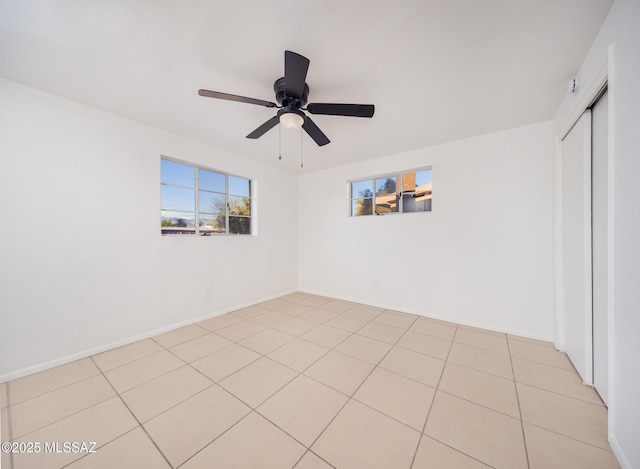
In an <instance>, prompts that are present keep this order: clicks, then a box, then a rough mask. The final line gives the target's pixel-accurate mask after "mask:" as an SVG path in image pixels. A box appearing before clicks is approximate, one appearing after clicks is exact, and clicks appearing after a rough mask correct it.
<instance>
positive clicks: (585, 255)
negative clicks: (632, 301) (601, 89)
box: [562, 111, 593, 384]
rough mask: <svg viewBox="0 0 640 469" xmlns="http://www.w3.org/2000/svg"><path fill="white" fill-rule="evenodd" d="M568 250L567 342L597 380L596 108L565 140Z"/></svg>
mask: <svg viewBox="0 0 640 469" xmlns="http://www.w3.org/2000/svg"><path fill="white" fill-rule="evenodd" d="M562 253H563V254H562V257H563V258H562V264H563V278H562V284H563V285H562V287H563V296H564V305H563V309H564V330H565V348H566V352H567V355H569V358H570V359H571V361H572V362H573V365H574V366H575V367H576V370H577V371H578V373H579V374H580V376H581V377H582V379H583V381H584V383H585V384H592V383H593V355H592V350H593V349H592V346H593V339H592V308H591V305H592V297H591V289H592V288H591V285H592V284H591V111H585V113H584V114H583V115H582V117H580V119H579V120H578V122H576V124H575V125H574V126H573V128H572V129H571V130H570V131H569V133H568V134H567V135H566V137H565V138H564V139H563V140H562Z"/></svg>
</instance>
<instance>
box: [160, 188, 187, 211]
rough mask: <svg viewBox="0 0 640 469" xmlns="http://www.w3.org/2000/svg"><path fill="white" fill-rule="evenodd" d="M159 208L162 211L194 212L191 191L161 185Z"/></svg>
mask: <svg viewBox="0 0 640 469" xmlns="http://www.w3.org/2000/svg"><path fill="white" fill-rule="evenodd" d="M160 187H161V191H162V192H161V194H162V197H161V198H162V201H161V206H160V207H161V208H162V209H163V210H181V211H185V212H195V198H194V194H195V192H194V190H193V189H184V188H182V187H174V186H165V185H162V186H160Z"/></svg>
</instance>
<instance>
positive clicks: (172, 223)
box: [160, 210, 196, 234]
mask: <svg viewBox="0 0 640 469" xmlns="http://www.w3.org/2000/svg"><path fill="white" fill-rule="evenodd" d="M160 226H161V231H162V234H195V232H196V229H195V214H194V213H193V212H176V211H169V210H162V211H161V212H160Z"/></svg>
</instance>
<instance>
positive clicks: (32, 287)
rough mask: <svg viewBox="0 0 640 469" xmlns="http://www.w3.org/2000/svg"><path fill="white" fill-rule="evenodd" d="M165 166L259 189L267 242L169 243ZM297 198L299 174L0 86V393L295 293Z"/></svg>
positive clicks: (49, 97) (219, 239) (42, 95)
mask: <svg viewBox="0 0 640 469" xmlns="http://www.w3.org/2000/svg"><path fill="white" fill-rule="evenodd" d="M167 112H170V110H167ZM212 125H214V124H213V123H212ZM160 155H168V156H171V157H174V158H180V159H184V160H187V161H190V162H194V163H199V164H202V165H206V166H210V167H213V168H216V169H219V170H222V171H226V172H230V173H234V174H238V175H242V176H246V177H250V178H254V179H255V180H257V183H258V210H259V218H258V232H259V235H258V236H248V237H247V236H228V237H183V238H180V237H162V236H161V235H160V226H159V220H160V219H159V217H160V183H159V181H160ZM296 191H297V183H296V176H294V175H292V174H289V173H285V172H282V171H280V170H278V169H275V168H271V167H269V166H265V165H261V164H259V163H256V162H255V161H250V160H247V159H244V158H242V157H239V156H236V155H229V154H224V153H222V152H220V151H218V150H216V149H214V148H210V147H207V146H204V145H201V144H198V143H195V142H193V141H189V140H186V139H184V138H181V137H178V136H176V135H173V134H170V133H167V132H163V131H160V130H157V129H153V128H150V127H148V126H145V125H142V124H139V123H136V122H133V121H130V120H126V119H123V118H120V117H117V116H114V115H112V114H108V113H105V112H102V111H99V110H97V109H94V108H90V107H86V106H83V105H80V104H78V103H75V102H72V101H69V100H65V99H62V98H58V97H55V96H53V95H50V94H47V93H43V92H40V91H37V90H34V89H32V88H28V87H25V86H22V85H20V84H17V83H14V82H10V81H7V80H4V79H0V213H1V214H2V220H3V223H2V226H1V227H0V246H1V247H0V309H1V316H0V382H2V381H5V380H7V379H11V378H15V377H17V376H20V375H22V374H25V373H29V372H33V371H36V370H39V369H42V368H44V367H47V366H51V365H54V364H58V363H62V362H65V361H68V360H70V359H73V358H77V357H79V356H84V355H86V354H87V353H89V352H95V351H97V350H101V349H104V348H105V347H108V346H110V345H114V344H118V343H123V342H126V341H129V340H131V339H133V338H136V337H139V336H146V335H148V334H150V333H151V332H153V331H156V330H161V329H166V328H170V327H172V326H175V325H177V324H180V323H184V322H189V321H192V320H194V319H195V318H198V317H202V316H206V315H213V314H215V313H216V312H221V311H226V310H228V309H230V308H233V307H235V306H238V305H243V304H248V303H254V302H257V301H259V300H261V299H263V298H268V297H271V296H274V295H278V294H282V293H284V292H287V291H291V290H295V289H296V287H297V263H296V256H297V236H298V234H297V226H298V223H297V219H296V214H297V199H296ZM205 287H210V288H212V291H213V294H212V296H211V297H210V298H204V295H203V289H204V288H205Z"/></svg>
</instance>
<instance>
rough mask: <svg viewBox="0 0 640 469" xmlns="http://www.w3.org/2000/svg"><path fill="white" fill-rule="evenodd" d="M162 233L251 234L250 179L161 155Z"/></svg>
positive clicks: (204, 234)
mask: <svg viewBox="0 0 640 469" xmlns="http://www.w3.org/2000/svg"><path fill="white" fill-rule="evenodd" d="M160 191H161V204H160V206H161V209H160V227H161V232H162V234H163V235H183V234H191V235H193V234H196V235H202V236H209V235H212V234H251V181H250V180H249V179H246V178H242V177H238V176H231V175H229V174H225V173H221V172H218V171H213V170H211V169H207V168H201V167H199V166H195V165H191V164H187V163H179V162H177V161H173V160H169V159H166V158H162V159H161V178H160Z"/></svg>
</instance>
